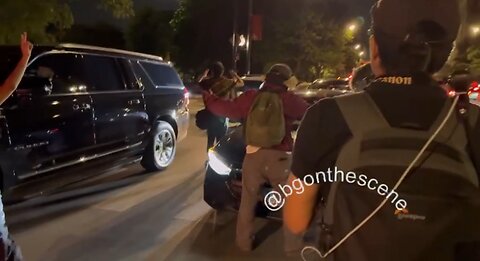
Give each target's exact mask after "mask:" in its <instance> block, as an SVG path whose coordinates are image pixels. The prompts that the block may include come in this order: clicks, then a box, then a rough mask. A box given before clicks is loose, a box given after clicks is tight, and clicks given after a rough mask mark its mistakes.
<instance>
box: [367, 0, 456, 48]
mask: <svg viewBox="0 0 480 261" xmlns="http://www.w3.org/2000/svg"><path fill="white" fill-rule="evenodd" d="M422 22H434V23H436V24H438V25H439V26H440V27H441V28H442V29H443V30H444V33H445V35H444V39H442V40H443V41H445V42H446V43H448V42H450V43H451V42H453V41H454V40H455V39H456V37H457V34H458V30H459V27H460V11H459V5H458V2H457V0H379V1H378V2H377V3H376V4H375V5H374V6H373V8H372V29H373V30H374V31H377V30H379V31H381V32H382V33H384V34H386V35H389V36H391V37H394V38H397V39H399V40H400V39H401V40H405V38H407V37H408V36H409V34H410V33H411V32H412V31H413V30H416V27H418V25H419V24H420V23H422ZM432 40H438V39H432Z"/></svg>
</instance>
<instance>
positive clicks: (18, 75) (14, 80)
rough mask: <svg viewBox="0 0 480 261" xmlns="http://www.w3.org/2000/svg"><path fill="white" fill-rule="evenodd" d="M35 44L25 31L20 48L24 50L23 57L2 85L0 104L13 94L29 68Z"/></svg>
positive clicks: (0, 88) (0, 87)
mask: <svg viewBox="0 0 480 261" xmlns="http://www.w3.org/2000/svg"><path fill="white" fill-rule="evenodd" d="M32 48H33V45H32V44H31V43H30V42H29V41H28V38H27V33H23V34H22V36H21V40H20V49H21V51H22V58H20V61H19V62H18V64H17V66H16V67H15V69H14V70H13V71H12V72H11V73H10V75H9V76H8V77H7V79H6V80H5V82H4V83H3V84H2V85H1V86H0V104H2V103H3V102H5V100H7V99H8V97H10V95H12V93H13V92H14V91H15V90H16V89H17V87H18V85H19V84H20V81H21V80H22V77H23V74H24V73H25V70H26V69H27V64H28V60H29V59H30V55H31V54H32Z"/></svg>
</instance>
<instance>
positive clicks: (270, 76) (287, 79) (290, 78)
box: [265, 63, 298, 88]
mask: <svg viewBox="0 0 480 261" xmlns="http://www.w3.org/2000/svg"><path fill="white" fill-rule="evenodd" d="M265 81H266V82H268V83H273V84H277V85H284V86H286V87H288V88H292V87H295V86H296V85H297V83H298V80H297V78H296V77H295V75H293V71H292V69H291V68H290V67H289V66H288V65H286V64H283V63H278V64H275V65H273V66H272V67H271V68H270V70H268V72H267V75H266V77H265Z"/></svg>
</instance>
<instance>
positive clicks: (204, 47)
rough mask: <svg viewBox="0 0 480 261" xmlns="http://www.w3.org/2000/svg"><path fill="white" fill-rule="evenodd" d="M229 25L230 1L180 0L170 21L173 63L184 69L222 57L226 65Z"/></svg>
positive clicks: (228, 48) (229, 46) (231, 6)
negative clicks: (173, 48) (175, 48)
mask: <svg viewBox="0 0 480 261" xmlns="http://www.w3.org/2000/svg"><path fill="white" fill-rule="evenodd" d="M232 25H233V1H232V0H230V1H225V0H203V1H198V0H181V1H180V8H179V9H178V10H177V11H176V12H175V15H174V17H173V19H172V21H171V26H172V27H173V29H174V32H175V36H174V44H175V46H176V47H177V48H178V49H177V50H178V51H177V52H175V54H174V58H175V62H176V64H177V65H179V66H180V67H181V68H182V69H184V70H185V71H186V70H190V69H192V68H193V69H199V68H200V67H203V66H204V65H205V64H206V63H208V62H210V61H212V60H222V61H223V62H226V65H227V67H229V66H230V65H231V64H229V63H228V62H229V61H230V56H231V43H230V42H229V40H230V38H231V36H232V27H233V26H232Z"/></svg>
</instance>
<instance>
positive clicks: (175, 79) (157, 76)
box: [141, 62, 183, 87]
mask: <svg viewBox="0 0 480 261" xmlns="http://www.w3.org/2000/svg"><path fill="white" fill-rule="evenodd" d="M141 64H142V66H143V68H144V69H145V71H147V73H148V74H149V76H150V78H151V79H152V81H153V83H154V84H155V85H156V86H157V87H158V86H175V87H178V86H183V83H182V80H181V79H180V77H179V76H178V74H177V72H176V71H175V69H173V68H172V67H170V66H168V65H163V64H155V63H148V62H141Z"/></svg>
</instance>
